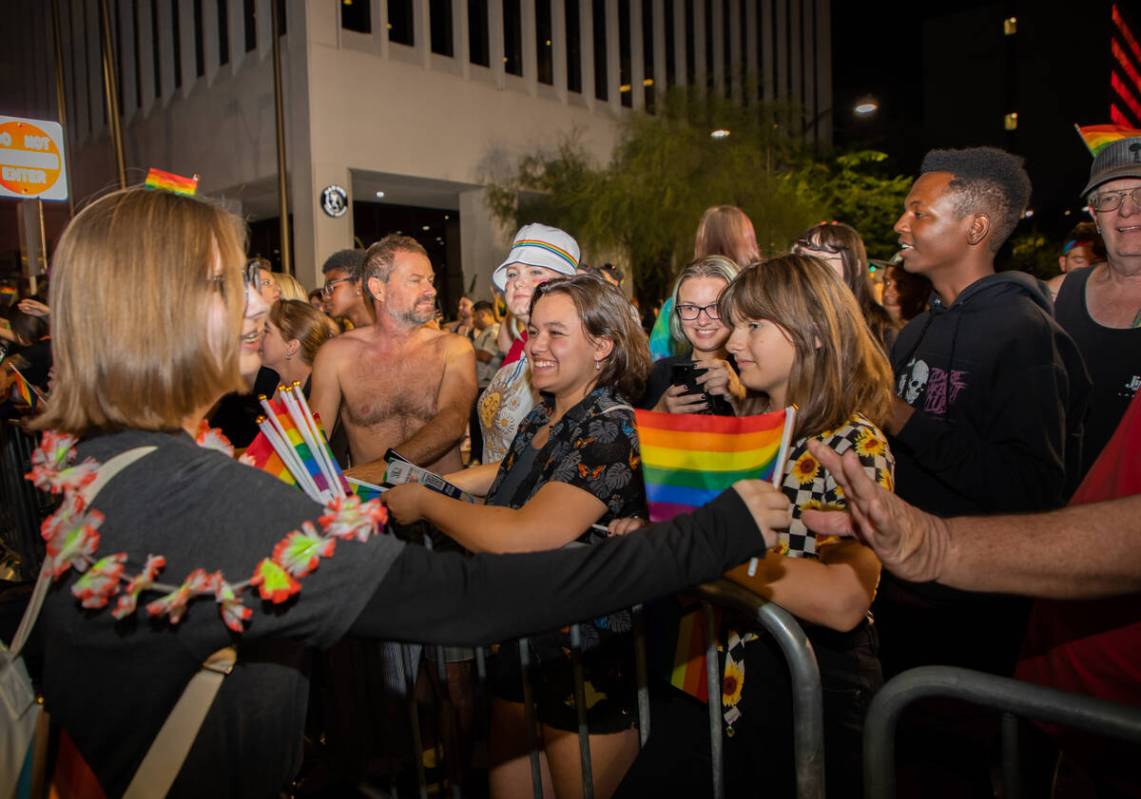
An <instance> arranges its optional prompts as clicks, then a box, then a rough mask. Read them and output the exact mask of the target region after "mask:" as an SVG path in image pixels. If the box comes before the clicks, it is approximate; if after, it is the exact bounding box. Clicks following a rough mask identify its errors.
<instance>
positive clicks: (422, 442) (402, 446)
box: [396, 336, 476, 465]
mask: <svg viewBox="0 0 1141 799" xmlns="http://www.w3.org/2000/svg"><path fill="white" fill-rule="evenodd" d="M445 358H446V359H447V360H446V362H445V365H444V379H443V380H442V381H441V383H440V393H439V395H438V396H437V397H436V415H435V416H433V417H432V418H431V419H429V420H428V421H427V423H426V424H425V425H424V426H423V427H421V428H420V429H419V430H418V431H416V432H415V433H414V434H413V435H412V437H411V438H409V439H407V440H406V441H401V442H400V443H399V444H397V445H396V449H398V450H399V451H400V454H401V455H403V456H404V457H405V458H407V459H408V460H410V461H412V462H413V463H418V464H422V465H427V464H431V463H435V462H436V461H438V460H439V459H440V458H442V457H444V455H446V454H447V453H448V450H450V449H452V448H453V447H455V446H457V445H458V444H459V443H460V441H462V440H463V437H464V431H465V430H466V429H467V423H468V417H469V416H470V415H471V406H472V403H474V402H475V395H476V384H475V355H474V350H473V349H472V346H471V342H470V341H468V340H467V339H466V338H463V337H461V336H451V337H450V339H449V341H448V343H447V352H446V353H445Z"/></svg>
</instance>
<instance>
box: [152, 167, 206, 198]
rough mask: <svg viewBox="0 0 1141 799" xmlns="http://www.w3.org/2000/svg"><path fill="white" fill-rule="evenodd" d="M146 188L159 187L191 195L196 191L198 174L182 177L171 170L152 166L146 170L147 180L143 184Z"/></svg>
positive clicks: (186, 195)
mask: <svg viewBox="0 0 1141 799" xmlns="http://www.w3.org/2000/svg"><path fill="white" fill-rule="evenodd" d="M143 185H144V186H146V187H147V188H148V189H161V190H163V191H170V192H174V193H175V194H181V195H183V196H185V197H193V196H194V195H195V194H197V193H198V176H197V175H195V176H194V177H190V178H184V177H183V176H182V175H176V174H174V173H173V172H163V171H162V170H161V169H155V168H154V167H153V166H152V167H151V168H150V171H149V172H147V182H146V183H144V184H143Z"/></svg>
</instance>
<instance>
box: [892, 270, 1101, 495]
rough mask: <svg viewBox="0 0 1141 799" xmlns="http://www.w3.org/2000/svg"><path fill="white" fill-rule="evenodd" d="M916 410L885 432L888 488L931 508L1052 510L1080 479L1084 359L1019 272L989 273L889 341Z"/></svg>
mask: <svg viewBox="0 0 1141 799" xmlns="http://www.w3.org/2000/svg"><path fill="white" fill-rule="evenodd" d="M892 369H893V371H894V373H895V379H896V394H897V395H898V396H899V397H900V398H901V399H903V400H904V401H905V402H906V403H907V404H908V405H910V406H912V407H913V408H914V409H915V413H914V414H913V415H912V417H911V418H910V419H909V420H908V422H907V424H905V425H904V426H903V428H902V429H901V430H900V431H899V433H898V434H897V435H896V436H895V437H893V438H892V439H891V447H892V451H893V452H894V453H895V456H896V469H895V474H896V493H898V494H899V495H900V496H901V497H903V498H904V499H906V500H907V501H908V502H910V503H912V504H913V505H916V506H918V507H920V508H922V509H923V510H926V511H928V512H930V513H934V514H936V515H938V516H959V515H963V514H990V513H1011V512H1023V511H1038V510H1047V509H1050V508H1056V507H1059V506H1061V505H1062V504H1064V503H1065V501H1066V500H1067V499H1068V498H1069V495H1070V494H1071V493H1072V491H1073V489H1074V488H1075V487H1076V480H1077V479H1078V477H1079V476H1080V470H1079V464H1080V463H1081V441H1082V419H1083V416H1084V415H1085V411H1086V405H1087V402H1088V398H1089V392H1090V380H1089V376H1088V374H1087V372H1086V367H1085V363H1084V362H1083V360H1082V357H1081V354H1080V353H1079V352H1078V349H1077V346H1076V345H1075V344H1074V342H1073V340H1072V339H1071V338H1070V337H1069V335H1068V334H1067V333H1066V332H1065V331H1064V330H1062V328H1061V327H1060V326H1059V325H1058V324H1057V322H1055V321H1054V316H1053V303H1052V302H1051V300H1050V295H1049V293H1048V292H1047V290H1046V289H1045V286H1044V284H1042V283H1041V282H1040V281H1038V280H1037V279H1035V278H1033V277H1031V276H1030V275H1027V274H1025V273H1022V272H1001V273H998V274H994V275H989V276H987V277H984V278H982V279H980V280H977V281H975V282H974V283H972V284H971V285H970V286H968V287H967V288H966V289H965V290H964V291H963V292H962V293H961V294H960V295H959V296H958V297H957V298H956V299H955V301H954V302H953V303H951V304H950V305H946V304H944V303H943V301H942V300H941V299H940V298H939V296H938V294H933V295H932V299H931V307H930V309H929V310H927V311H925V312H924V313H922V314H920V315H919V316H918V317H916V318H915V319H913V320H912V321H911V322H910V323H908V325H907V327H905V328H904V329H903V330H902V331H901V332H900V334H899V338H898V340H897V341H896V343H895V346H894V347H893V348H892Z"/></svg>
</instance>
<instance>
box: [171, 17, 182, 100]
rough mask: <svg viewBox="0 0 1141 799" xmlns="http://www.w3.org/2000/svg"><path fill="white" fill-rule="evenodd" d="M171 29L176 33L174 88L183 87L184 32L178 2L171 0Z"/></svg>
mask: <svg viewBox="0 0 1141 799" xmlns="http://www.w3.org/2000/svg"><path fill="white" fill-rule="evenodd" d="M170 19H171V28H173V33H174V88H176V89H179V88H181V87H182V30H181V27H182V26H181V25H180V24H179V20H178V0H170Z"/></svg>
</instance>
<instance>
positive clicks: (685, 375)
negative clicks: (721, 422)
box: [670, 363, 733, 416]
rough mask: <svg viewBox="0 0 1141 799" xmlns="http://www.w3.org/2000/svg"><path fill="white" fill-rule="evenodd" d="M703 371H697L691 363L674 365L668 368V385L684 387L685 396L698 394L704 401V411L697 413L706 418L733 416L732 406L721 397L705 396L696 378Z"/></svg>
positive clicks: (703, 371) (703, 372) (703, 370)
mask: <svg viewBox="0 0 1141 799" xmlns="http://www.w3.org/2000/svg"><path fill="white" fill-rule="evenodd" d="M705 372H706V370H705V369H699V368H698V367H696V366H694V365H693V364H692V363H675V364H673V366H672V367H670V384H671V385H674V386H685V388H686V392H685V393H686V395H687V396H689V395H692V394H700V395H701V397H702V398H703V399H704V400H705V409H704V410H701V411H698V413H701V414H705V415H707V416H733V406H732V405H730V404H729V401H728V400H727V399H725V398H724V397H722V396H717V395H713V394H706V393H705V391H704V390H703V389H702V387H701V384H700V383H698V382H697V378H698V377H700V376H701V375H703V374H705Z"/></svg>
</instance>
